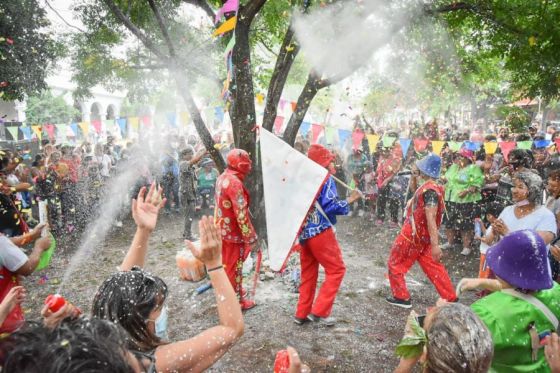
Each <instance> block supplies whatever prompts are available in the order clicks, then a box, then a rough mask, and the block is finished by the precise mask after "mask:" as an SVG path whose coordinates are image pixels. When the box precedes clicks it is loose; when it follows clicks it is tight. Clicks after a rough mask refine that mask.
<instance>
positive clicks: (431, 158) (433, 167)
mask: <svg viewBox="0 0 560 373" xmlns="http://www.w3.org/2000/svg"><path fill="white" fill-rule="evenodd" d="M416 167H417V168H418V170H419V171H420V172H422V173H423V174H424V175H426V176H429V177H431V178H432V179H438V178H439V174H440V172H441V158H440V157H439V156H437V155H435V154H434V153H430V154H428V155H427V156H425V157H424V158H422V159H420V160H418V161H416Z"/></svg>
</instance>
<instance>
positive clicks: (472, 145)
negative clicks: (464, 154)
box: [463, 141, 482, 152]
mask: <svg viewBox="0 0 560 373" xmlns="http://www.w3.org/2000/svg"><path fill="white" fill-rule="evenodd" d="M481 145H482V144H481V143H479V142H474V141H465V143H464V144H463V146H464V147H465V149H467V150H471V151H473V152H476V151H478V149H480V146H481Z"/></svg>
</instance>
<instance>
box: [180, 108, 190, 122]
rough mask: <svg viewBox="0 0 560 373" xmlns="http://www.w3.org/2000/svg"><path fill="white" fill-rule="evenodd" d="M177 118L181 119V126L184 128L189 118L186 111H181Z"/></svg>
mask: <svg viewBox="0 0 560 373" xmlns="http://www.w3.org/2000/svg"><path fill="white" fill-rule="evenodd" d="M179 117H180V118H181V125H182V126H186V125H187V124H189V121H190V116H189V112H188V111H182V112H180V113H179Z"/></svg>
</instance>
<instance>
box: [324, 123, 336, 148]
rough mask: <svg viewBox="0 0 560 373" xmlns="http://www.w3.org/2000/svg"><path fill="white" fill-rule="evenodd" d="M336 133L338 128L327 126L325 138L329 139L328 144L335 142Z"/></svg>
mask: <svg viewBox="0 0 560 373" xmlns="http://www.w3.org/2000/svg"><path fill="white" fill-rule="evenodd" d="M335 134H336V128H333V127H331V126H329V127H327V128H325V140H327V144H333V142H334V135H335Z"/></svg>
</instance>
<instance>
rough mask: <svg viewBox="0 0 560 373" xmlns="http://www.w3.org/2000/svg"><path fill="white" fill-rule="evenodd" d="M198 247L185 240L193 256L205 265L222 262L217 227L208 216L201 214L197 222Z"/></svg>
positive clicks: (211, 266)
mask: <svg viewBox="0 0 560 373" xmlns="http://www.w3.org/2000/svg"><path fill="white" fill-rule="evenodd" d="M198 230H199V234H200V247H196V246H195V245H194V244H193V243H192V242H191V241H185V243H186V245H187V247H188V248H189V249H190V250H191V252H192V254H193V255H194V257H195V258H197V259H198V260H200V261H201V262H202V263H204V264H205V265H206V266H207V267H210V268H213V267H217V266H219V265H221V264H222V238H221V236H220V234H219V231H218V227H217V226H216V225H215V224H214V221H213V219H212V218H211V217H209V216H203V217H202V218H201V219H200V221H199V222H198Z"/></svg>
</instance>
